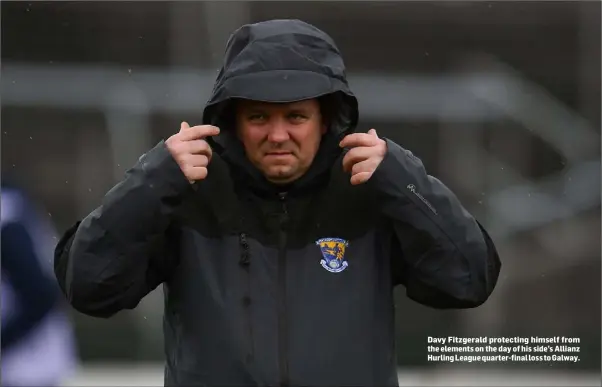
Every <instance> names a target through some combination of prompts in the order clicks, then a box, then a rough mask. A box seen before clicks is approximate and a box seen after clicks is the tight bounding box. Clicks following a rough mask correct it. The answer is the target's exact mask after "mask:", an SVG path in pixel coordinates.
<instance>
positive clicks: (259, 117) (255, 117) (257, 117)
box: [249, 113, 266, 121]
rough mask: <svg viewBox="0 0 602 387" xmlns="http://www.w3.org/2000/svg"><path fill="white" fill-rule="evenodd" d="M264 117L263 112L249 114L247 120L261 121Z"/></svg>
mask: <svg viewBox="0 0 602 387" xmlns="http://www.w3.org/2000/svg"><path fill="white" fill-rule="evenodd" d="M265 118H266V117H265V114H259V113H258V114H251V115H250V116H249V121H263V120H265Z"/></svg>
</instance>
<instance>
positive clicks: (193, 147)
mask: <svg viewBox="0 0 602 387" xmlns="http://www.w3.org/2000/svg"><path fill="white" fill-rule="evenodd" d="M184 146H185V147H186V151H187V153H192V154H202V155H206V156H210V155H211V146H209V144H208V143H207V141H205V140H191V141H186V142H184Z"/></svg>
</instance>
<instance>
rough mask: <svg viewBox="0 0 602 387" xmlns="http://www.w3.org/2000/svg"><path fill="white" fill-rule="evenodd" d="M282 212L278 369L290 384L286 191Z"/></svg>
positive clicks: (282, 381)
mask: <svg viewBox="0 0 602 387" xmlns="http://www.w3.org/2000/svg"><path fill="white" fill-rule="evenodd" d="M279 197H280V202H281V203H282V213H281V214H280V227H279V236H278V251H279V253H278V365H279V369H280V386H281V387H287V386H289V385H290V382H289V374H288V345H287V342H288V322H287V311H286V242H287V240H286V239H287V230H286V227H287V224H288V221H289V218H288V211H287V209H286V193H285V192H283V193H280V194H279Z"/></svg>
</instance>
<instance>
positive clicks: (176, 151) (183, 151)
mask: <svg viewBox="0 0 602 387" xmlns="http://www.w3.org/2000/svg"><path fill="white" fill-rule="evenodd" d="M218 134H219V128H218V127H216V126H211V125H198V126H193V127H190V126H189V125H188V123H187V122H182V125H181V126H180V131H179V132H178V133H176V134H174V135H173V136H171V137H169V138H168V139H167V140H166V141H165V145H166V146H167V149H168V150H169V153H171V156H172V157H173V158H174V160H176V162H177V163H178V165H179V166H180V169H181V170H182V172H183V173H184V175H185V176H186V178H187V179H188V181H190V183H194V182H195V181H197V180H203V179H205V178H206V177H207V165H209V162H210V161H211V155H212V152H211V147H210V146H209V144H208V143H207V141H205V138H206V137H207V136H217V135H218Z"/></svg>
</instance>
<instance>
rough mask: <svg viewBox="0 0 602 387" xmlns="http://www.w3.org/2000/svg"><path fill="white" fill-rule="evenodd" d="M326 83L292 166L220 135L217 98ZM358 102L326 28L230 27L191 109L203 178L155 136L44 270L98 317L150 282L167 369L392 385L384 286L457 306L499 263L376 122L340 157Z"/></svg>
mask: <svg viewBox="0 0 602 387" xmlns="http://www.w3.org/2000/svg"><path fill="white" fill-rule="evenodd" d="M324 95H330V96H331V98H332V100H333V101H334V106H335V107H336V109H334V112H335V113H336V114H335V115H334V116H332V122H331V125H330V129H329V131H328V132H327V133H326V134H325V135H324V136H323V140H322V143H321V147H320V150H319V152H318V155H317V156H316V158H315V160H314V163H313V164H312V167H311V169H310V170H309V172H308V173H307V174H306V175H304V176H303V177H302V178H301V179H299V180H298V181H296V182H295V183H293V184H292V185H289V186H287V187H280V189H279V188H278V187H275V186H272V185H270V184H269V183H268V182H267V181H266V180H265V178H263V176H262V175H261V174H260V173H259V172H258V170H256V169H255V168H254V167H252V166H251V164H250V163H249V162H248V161H247V160H246V158H245V156H244V152H243V149H242V146H241V144H240V142H239V141H238V140H237V139H236V138H235V136H234V135H233V123H234V120H233V115H232V110H231V107H232V104H230V103H229V102H230V101H232V99H233V98H248V99H253V100H262V101H272V102H287V101H295V100H301V99H306V98H314V97H320V96H324ZM357 119H358V107H357V101H356V99H355V97H354V95H353V94H352V92H351V91H350V89H349V87H348V84H347V80H346V76H345V67H344V64H343V60H342V58H341V55H340V53H339V51H338V49H337V47H336V46H335V43H334V42H333V40H332V39H331V38H330V37H329V36H327V35H326V34H325V33H323V32H322V31H320V30H318V29H317V28H315V27H313V26H311V25H308V24H306V23H304V22H301V21H297V20H272V21H268V22H262V23H257V24H251V25H246V26H243V27H241V28H240V29H238V30H237V31H236V32H235V33H234V34H233V35H232V36H231V38H230V40H229V41H228V43H227V48H226V52H225V58H224V64H223V68H222V69H221V71H220V72H219V74H218V78H217V81H216V83H215V88H214V90H213V93H212V97H211V99H210V101H209V102H208V104H207V105H206V107H205V110H204V115H203V123H205V124H213V125H216V126H219V127H220V128H221V129H222V130H221V134H220V135H219V136H216V137H214V138H212V139H210V140H209V141H210V144H211V145H212V147H213V149H214V157H213V159H212V161H211V163H210V165H209V174H208V177H207V179H205V180H203V181H200V182H197V183H195V184H194V185H191V184H189V182H188V181H187V179H186V178H185V176H184V175H183V173H182V172H181V171H180V169H179V167H178V165H177V164H176V162H175V161H174V159H173V158H172V157H171V156H170V153H169V152H168V150H167V149H166V146H165V144H164V142H161V143H159V144H158V145H157V146H156V147H154V148H153V149H152V150H150V151H149V152H148V153H146V154H145V155H143V156H142V157H141V158H140V160H139V162H138V163H137V165H135V166H134V167H133V168H132V169H131V170H129V171H128V172H127V174H126V176H125V178H124V179H123V180H122V181H121V182H120V183H118V184H117V185H116V186H115V187H114V188H113V189H111V190H110V191H109V192H108V193H107V194H106V196H105V197H104V199H103V200H102V204H101V205H100V206H99V207H98V208H97V209H95V210H94V211H93V212H92V213H90V214H89V215H88V216H87V217H85V218H84V219H83V220H81V222H77V223H76V224H75V225H74V226H73V227H72V228H70V229H69V230H68V231H66V233H65V234H64V236H63V237H62V239H61V241H60V243H59V245H58V246H57V248H56V253H55V257H56V260H55V272H56V275H57V278H58V280H59V282H60V285H61V288H62V290H63V292H64V293H65V295H66V296H67V298H68V300H69V301H70V303H71V305H73V307H74V308H75V309H77V310H78V311H80V312H82V313H85V314H88V315H91V316H98V317H110V316H112V315H113V314H115V313H117V312H118V311H120V310H123V309H132V308H134V307H136V305H137V304H138V303H139V301H140V300H141V299H142V298H143V297H144V296H145V295H147V294H148V293H149V292H150V291H152V290H153V289H155V288H156V287H157V286H159V285H161V284H163V286H164V293H165V312H164V313H165V314H164V335H165V356H166V368H165V384H166V385H167V386H193V385H194V386H201V385H202V386H222V385H231V386H243V385H255V386H267V385H270V386H276V385H278V386H289V385H291V386H292V385H295V386H351V385H355V386H396V385H397V384H398V379H397V372H396V369H397V364H396V359H395V343H394V329H395V326H394V303H393V288H394V286H396V285H402V286H404V287H405V288H406V289H407V295H408V297H409V298H411V299H413V300H415V301H417V302H419V303H421V304H424V305H428V306H431V307H434V308H472V307H476V306H478V305H481V304H482V303H483V302H485V300H486V299H487V298H488V297H489V295H490V294H491V292H492V290H493V288H494V286H495V284H496V282H497V278H498V275H499V271H500V261H499V258H498V255H497V253H496V249H495V247H494V245H493V243H492V241H491V239H490V238H489V236H488V235H487V233H486V232H485V230H484V229H483V228H482V227H481V225H480V224H479V223H478V222H477V221H476V220H475V219H474V218H473V217H472V216H471V215H470V214H469V213H468V212H467V211H466V210H465V209H464V208H463V207H462V205H461V204H460V202H459V201H458V199H457V198H456V196H454V194H453V193H452V192H450V190H449V189H448V188H446V187H445V185H443V184H442V183H441V182H440V181H439V180H437V179H436V178H434V177H432V176H429V175H428V174H427V173H426V171H425V169H424V167H423V165H422V163H421V161H420V160H419V159H418V158H417V157H415V156H413V155H412V153H411V152H409V151H408V150H405V149H403V148H402V147H401V146H399V145H397V144H395V143H394V142H392V141H390V140H386V142H387V147H388V151H387V154H386V157H385V158H384V160H383V161H382V163H381V164H380V166H379V167H378V169H377V170H376V171H375V173H374V174H373V176H372V177H371V179H370V180H369V181H368V182H366V183H365V184H361V185H358V186H352V185H351V184H350V183H349V177H350V176H349V175H348V174H347V173H344V172H343V171H342V163H341V161H342V157H343V153H344V151H342V150H341V149H340V148H339V147H338V143H339V141H340V140H341V139H342V138H343V136H345V135H346V134H349V133H351V132H352V131H353V130H354V129H355V126H356V123H357Z"/></svg>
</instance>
